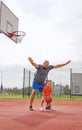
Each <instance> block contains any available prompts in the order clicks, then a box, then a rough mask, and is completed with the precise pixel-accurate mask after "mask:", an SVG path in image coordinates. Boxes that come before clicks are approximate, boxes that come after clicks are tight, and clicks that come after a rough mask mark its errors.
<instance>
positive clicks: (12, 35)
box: [8, 31, 25, 38]
mask: <svg viewBox="0 0 82 130" xmlns="http://www.w3.org/2000/svg"><path fill="white" fill-rule="evenodd" d="M8 36H9V37H10V38H12V37H14V36H15V37H18V36H25V32H23V31H14V32H12V33H8Z"/></svg>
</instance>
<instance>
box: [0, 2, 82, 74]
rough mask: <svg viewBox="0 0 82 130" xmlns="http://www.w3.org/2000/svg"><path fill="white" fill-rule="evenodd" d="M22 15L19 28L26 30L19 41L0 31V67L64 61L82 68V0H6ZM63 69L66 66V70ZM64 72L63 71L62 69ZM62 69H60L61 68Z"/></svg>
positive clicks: (9, 5)
mask: <svg viewBox="0 0 82 130" xmlns="http://www.w3.org/2000/svg"><path fill="white" fill-rule="evenodd" d="M3 2H4V3H5V4H6V5H7V6H8V8H9V9H10V10H11V11H12V12H13V13H14V14H15V15H16V16H17V17H18V18H19V30H22V31H24V32H25V33H26V36H25V37H24V39H23V40H22V43H19V44H16V43H14V42H13V41H12V40H10V39H9V38H7V37H6V36H4V35H3V34H0V66H1V65H2V66H3V65H5V66H9V65H14V64H18V65H29V66H30V63H29V62H28V61H27V58H28V57H29V56H31V57H32V58H33V59H34V60H35V61H36V62H37V63H43V61H44V60H45V59H47V60H49V61H50V64H59V63H64V62H66V61H67V60H69V59H71V61H72V62H71V64H70V65H68V66H67V67H68V68H70V67H72V68H76V69H77V71H78V70H79V69H80V72H81V70H82V0H3ZM63 70H64V69H63ZM60 71H61V70H60ZM58 72H59V71H58Z"/></svg>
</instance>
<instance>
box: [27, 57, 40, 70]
mask: <svg viewBox="0 0 82 130" xmlns="http://www.w3.org/2000/svg"><path fill="white" fill-rule="evenodd" d="M28 60H29V62H30V63H31V64H32V65H33V66H34V67H35V68H36V69H37V68H38V67H39V65H38V64H36V63H35V62H34V61H33V59H32V58H31V57H29V58H28Z"/></svg>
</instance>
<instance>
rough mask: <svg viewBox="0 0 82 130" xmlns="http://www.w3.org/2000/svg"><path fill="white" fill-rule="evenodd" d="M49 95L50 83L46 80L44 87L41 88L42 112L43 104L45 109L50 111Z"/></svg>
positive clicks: (41, 109)
mask: <svg viewBox="0 0 82 130" xmlns="http://www.w3.org/2000/svg"><path fill="white" fill-rule="evenodd" d="M51 93H52V81H51V80H47V81H46V86H45V87H44V88H43V92H42V100H41V106H40V111H43V110H44V109H43V104H44V102H46V109H48V110H51V102H52V97H51ZM49 100H50V101H49ZM48 101H49V102H48Z"/></svg>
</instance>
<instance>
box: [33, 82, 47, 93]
mask: <svg viewBox="0 0 82 130" xmlns="http://www.w3.org/2000/svg"><path fill="white" fill-rule="evenodd" d="M44 86H45V83H43V84H40V83H38V82H36V81H35V80H34V81H33V84H32V88H33V89H36V90H38V89H39V91H40V92H42V90H43V88H44Z"/></svg>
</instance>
